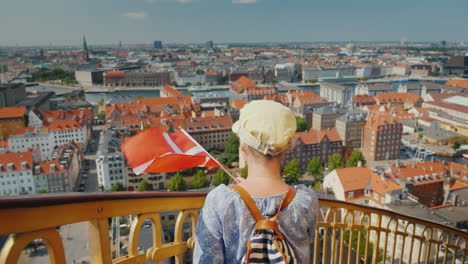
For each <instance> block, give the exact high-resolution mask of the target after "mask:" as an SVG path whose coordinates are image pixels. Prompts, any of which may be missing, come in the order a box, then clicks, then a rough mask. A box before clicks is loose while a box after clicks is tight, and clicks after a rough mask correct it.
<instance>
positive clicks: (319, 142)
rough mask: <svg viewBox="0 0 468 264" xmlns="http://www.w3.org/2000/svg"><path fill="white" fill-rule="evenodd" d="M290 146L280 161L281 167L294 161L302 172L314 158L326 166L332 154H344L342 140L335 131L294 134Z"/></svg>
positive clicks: (312, 130)
mask: <svg viewBox="0 0 468 264" xmlns="http://www.w3.org/2000/svg"><path fill="white" fill-rule="evenodd" d="M291 146H292V147H291V149H290V150H289V151H288V152H287V153H286V155H285V158H284V159H283V160H282V161H281V165H282V167H284V166H286V164H288V163H289V162H290V161H291V160H292V159H296V160H297V163H298V164H299V167H300V168H301V170H302V171H305V170H306V169H307V165H308V164H309V161H310V160H312V159H313V158H314V157H317V158H319V159H320V161H321V162H322V163H323V164H326V163H327V162H328V158H329V157H330V156H331V155H332V154H334V153H338V154H340V155H343V152H344V149H343V144H342V139H341V138H340V136H339V135H338V132H337V131H336V130H335V129H324V130H315V129H310V130H309V131H307V132H296V135H295V136H294V138H293V140H292V144H291Z"/></svg>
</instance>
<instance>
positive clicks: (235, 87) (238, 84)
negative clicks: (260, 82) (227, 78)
mask: <svg viewBox="0 0 468 264" xmlns="http://www.w3.org/2000/svg"><path fill="white" fill-rule="evenodd" d="M247 88H257V85H256V84H255V83H254V82H253V81H252V80H251V79H250V78H248V77H246V76H240V77H239V78H238V79H237V80H236V81H235V82H234V83H233V84H232V85H231V91H233V92H234V93H236V94H240V93H243V92H244V90H245V89H247Z"/></svg>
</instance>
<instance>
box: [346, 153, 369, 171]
mask: <svg viewBox="0 0 468 264" xmlns="http://www.w3.org/2000/svg"><path fill="white" fill-rule="evenodd" d="M360 161H361V162H362V165H366V159H364V155H362V152H361V151H359V150H358V149H354V150H353V152H352V153H351V156H349V159H348V167H356V166H357V165H358V164H359V162H360Z"/></svg>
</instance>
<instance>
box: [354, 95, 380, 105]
mask: <svg viewBox="0 0 468 264" xmlns="http://www.w3.org/2000/svg"><path fill="white" fill-rule="evenodd" d="M353 102H355V103H360V104H362V103H372V104H375V100H374V98H372V96H370V95H368V94H361V95H355V96H354V97H353Z"/></svg>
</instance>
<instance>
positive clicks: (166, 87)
mask: <svg viewBox="0 0 468 264" xmlns="http://www.w3.org/2000/svg"><path fill="white" fill-rule="evenodd" d="M163 89H164V90H165V91H166V93H167V94H169V95H170V96H174V97H183V95H182V94H181V93H180V92H179V91H177V90H176V89H175V88H174V87H172V86H170V85H167V84H166V85H164V87H163Z"/></svg>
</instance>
